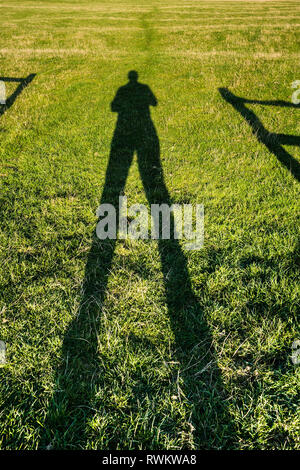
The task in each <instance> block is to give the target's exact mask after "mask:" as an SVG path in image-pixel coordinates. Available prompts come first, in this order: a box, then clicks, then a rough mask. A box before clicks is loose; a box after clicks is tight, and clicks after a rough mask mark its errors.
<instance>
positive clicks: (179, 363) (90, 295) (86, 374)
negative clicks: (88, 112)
mask: <svg viewBox="0 0 300 470" xmlns="http://www.w3.org/2000/svg"><path fill="white" fill-rule="evenodd" d="M128 76H129V82H128V83H127V84H126V85H125V86H123V87H121V88H119V90H118V91H117V93H116V96H115V98H114V100H113V101H112V103H111V109H112V111H113V112H117V113H118V119H117V124H116V129H115V132H114V135H113V138H112V143H111V151H110V157H109V163H108V166H107V170H106V177H105V184H104V188H103V192H102V196H101V201H100V203H101V204H105V203H109V204H112V205H114V207H115V208H116V210H118V203H119V196H120V194H121V193H122V191H123V190H124V187H125V183H126V179H127V175H128V171H129V168H130V165H131V162H132V159H133V155H134V152H135V151H136V152H137V157H138V166H139V171H140V175H141V179H142V182H143V185H144V189H145V192H146V196H147V199H148V202H149V204H150V205H151V204H154V203H155V204H163V203H164V204H168V205H171V204H172V201H171V198H170V195H169V193H168V190H167V188H166V185H165V182H164V177H163V171H162V167H161V162H160V149H159V139H158V136H157V133H156V130H155V127H154V124H153V122H152V120H151V116H150V110H149V107H150V106H155V105H156V104H157V100H156V98H155V96H154V95H153V93H152V92H151V90H150V88H149V87H148V86H147V85H143V84H141V83H139V82H138V81H137V78H138V76H137V72H134V71H131V72H130V73H129V75H128ZM170 219H171V220H170V222H171V223H170V233H171V239H170V240H164V239H158V248H159V254H160V259H161V267H162V272H163V278H164V292H165V295H164V299H163V302H164V303H165V305H166V306H167V308H168V316H169V319H170V325H171V328H172V331H173V334H174V344H173V348H172V349H173V353H172V356H173V359H172V364H174V366H172V367H171V368H170V378H169V382H168V384H165V383H160V385H159V386H160V387H166V388H167V389H170V390H174V389H175V390H176V393H178V394H179V396H178V399H179V400H180V401H184V402H185V403H186V409H187V412H186V416H187V418H186V419H187V420H189V421H186V422H185V424H182V423H181V424H180V425H179V424H178V422H177V420H175V419H173V418H172V417H171V416H170V417H169V421H170V422H166V424H165V429H164V431H163V432H165V433H166V434H167V435H170V436H171V435H173V438H174V439H178V435H179V434H180V433H181V434H182V436H184V435H185V433H186V432H187V433H190V434H194V436H190V439H192V440H194V443H195V446H196V448H197V447H198V448H201V447H204V448H214V447H217V448H220V447H225V448H226V446H228V445H229V444H228V441H229V436H230V434H231V431H230V427H231V423H230V418H229V415H228V413H227V406H226V403H225V400H224V399H225V397H226V392H225V391H224V388H223V386H222V379H221V374H220V371H219V369H218V366H217V363H216V360H215V357H214V352H213V351H214V348H213V341H212V337H211V334H210V331H209V327H208V325H207V322H206V320H205V318H204V315H203V312H202V309H201V306H200V305H199V302H198V300H197V298H196V296H195V295H194V293H193V289H192V285H191V281H190V277H189V271H188V267H187V259H186V257H185V255H184V253H183V251H182V249H181V246H180V244H179V242H178V240H176V239H175V238H174V219H173V217H172V214H171V217H170ZM117 220H118V218H117ZM116 243H117V241H116V240H115V239H105V240H100V239H99V238H97V236H96V233H94V236H93V241H92V245H91V249H90V252H89V255H88V259H87V264H86V268H85V277H84V281H83V286H82V297H81V302H80V306H79V310H78V313H77V316H76V317H75V318H74V319H73V320H72V321H71V323H70V325H69V326H68V330H67V332H66V334H65V337H64V341H63V347H62V363H61V367H60V368H59V370H58V371H57V373H56V387H57V392H56V393H55V394H54V396H53V397H52V400H51V404H50V408H49V411H48V417H47V420H46V422H45V426H44V436H43V438H42V443H41V444H42V447H44V446H45V445H49V443H51V445H52V446H53V447H54V448H82V447H85V446H88V445H89V444H88V441H89V438H91V439H93V437H92V435H93V431H92V429H91V428H89V426H88V425H87V424H88V422H90V420H91V419H92V418H93V416H97V415H98V416H99V415H100V416H102V415H103V416H106V417H108V416H109V417H110V419H111V420H112V421H113V422H114V426H113V427H112V426H111V425H110V424H108V427H107V428H106V429H105V430H104V431H103V433H104V434H103V435H106V438H105V439H106V444H105V446H106V447H105V448H107V446H109V448H110V449H115V448H123V449H125V448H128V447H126V446H128V445H129V444H128V442H129V437H128V429H127V427H126V421H124V422H122V420H123V419H124V420H125V418H124V417H123V416H122V415H120V414H118V415H114V413H115V411H114V409H112V408H110V405H109V404H107V403H106V400H105V393H106V392H105V389H106V390H107V389H109V388H110V385H109V383H110V382H111V383H112V384H113V383H117V381H118V380H119V378H118V377H115V378H114V379H112V375H113V371H112V370H111V368H110V364H106V363H105V361H104V362H103V360H101V361H100V360H99V345H101V341H102V340H101V334H102V332H103V326H102V324H101V315H102V310H103V304H104V301H105V299H106V295H107V284H108V278H109V274H110V271H111V266H112V259H113V255H114V249H115V246H116ZM115 361H117V358H116V359H115ZM114 381H115V382H114ZM112 387H113V385H112ZM122 387H124V384H122ZM153 387H154V385H153ZM103 390H104V392H103V393H102V392H101V391H103ZM162 393H163V390H161V388H160V389H158V390H153V391H151V390H149V388H147V389H145V390H144V391H142V390H140V391H139V394H138V396H136V394H135V391H134V389H132V392H131V405H130V406H131V411H130V413H134V412H135V411H134V410H135V409H137V408H138V406H139V405H138V404H139V403H141V401H143V398H145V397H146V396H147V397H148V399H149V400H150V401H151V400H153V407H154V409H155V400H156V398H155V397H157V396H160V395H161V394H162ZM97 394H98V398H97ZM143 394H145V397H143ZM99 396H100V397H102V398H100V399H99ZM166 406H167V404H166ZM128 413H129V412H128ZM178 419H180V418H178ZM181 420H182V421H184V420H183V419H182V418H181ZM163 421H165V417H164V418H162V417H161V416H160V415H159V411H157V413H155V422H158V423H160V426H162V427H163V426H164V425H163V424H162V422H163ZM108 422H109V421H108ZM116 423H118V426H117V427H116ZM178 426H181V427H182V429H181V430H180V429H179V428H178ZM184 426H187V427H188V428H187V429H185V428H184ZM150 428H151V429H152V428H153V423H152V424H151V423H150V422H149V429H150ZM193 430H194V433H193ZM153 432H154V431H153ZM150 434H151V433H150ZM97 439H99V436H98V438H97ZM103 439H104V438H103ZM135 440H136V437H135ZM100 441H101V439H100ZM208 441H209V444H208ZM151 442H152V440H151V436H150V438H149V441H146V440H145V438H144V439H143V441H142V442H137V448H143V449H145V448H151V447H152V446H153V444H151ZM107 443H109V444H107ZM184 446H185V444H184V443H182V447H184Z"/></svg>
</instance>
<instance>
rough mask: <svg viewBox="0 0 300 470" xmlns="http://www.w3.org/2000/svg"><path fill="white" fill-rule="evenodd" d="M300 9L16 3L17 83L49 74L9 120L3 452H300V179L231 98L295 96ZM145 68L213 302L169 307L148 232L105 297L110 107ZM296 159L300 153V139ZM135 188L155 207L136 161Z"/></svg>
mask: <svg viewBox="0 0 300 470" xmlns="http://www.w3.org/2000/svg"><path fill="white" fill-rule="evenodd" d="M299 11H300V7H299V3H298V2H296V1H291V2H289V1H286V2H283V1H271V0H270V1H263V0H261V1H256V2H252V1H251V2H246V1H224V2H222V1H221V2H219V1H213V0H212V1H206V2H198V1H189V2H183V3H179V2H174V1H173V2H172V1H169V0H168V1H166V2H164V3H163V4H161V2H155V1H151V2H149V1H147V2H146V1H139V2H130V1H126V2H122V3H117V2H112V1H111V2H110V1H106V2H92V1H80V2H76V3H73V2H59V3H57V2H52V1H47V0H46V1H43V2H32V1H31V2H30V1H23V2H20V1H15V2H9V4H5V3H4V4H2V5H1V7H0V12H1V24H2V28H1V32H0V36H1V48H0V55H1V76H4V77H17V78H22V77H23V78H25V77H27V76H28V75H29V74H31V73H35V74H36V76H35V78H34V79H33V80H32V82H31V83H30V84H28V86H27V87H26V88H24V89H23V91H22V92H21V93H20V94H19V95H18V97H17V98H16V100H15V101H14V103H13V104H12V106H11V107H10V108H9V109H7V110H6V111H5V112H4V113H3V114H2V115H1V116H0V136H1V146H0V217H1V230H0V246H1V250H0V258H1V263H0V266H1V267H0V287H1V288H0V340H3V341H5V343H6V345H7V364H6V365H5V366H4V367H1V369H0V447H1V448H2V449H37V448H48V449H51V448H52V449H58V448H64V449H81V448H83V449H187V448H191V449H228V448H234V449H298V448H299V424H300V423H299V401H298V397H299V369H297V367H296V366H295V365H294V364H293V363H292V361H291V354H292V350H291V347H292V343H293V341H295V340H296V339H300V338H299V325H298V322H297V314H298V312H299V270H298V263H299V229H298V227H299V218H298V216H299V181H297V179H296V178H294V177H293V175H292V174H291V172H290V171H289V169H288V168H287V167H285V166H283V165H281V163H280V161H279V160H278V159H277V158H276V155H274V154H272V153H271V152H270V151H269V150H268V149H267V148H266V146H265V145H264V144H263V143H262V142H259V139H258V138H257V135H255V134H253V132H252V129H251V127H250V125H249V123H248V122H247V121H246V120H245V119H244V118H243V117H242V116H241V115H240V114H239V113H238V112H237V111H236V110H235V109H234V108H233V107H232V106H231V105H230V104H229V103H228V102H226V101H225V100H224V99H223V98H222V96H221V94H220V93H219V91H218V89H219V88H227V89H228V90H230V92H231V93H233V94H234V95H236V96H239V97H242V98H245V99H250V100H261V101H268V100H269V101H276V100H277V101H279V100H281V101H284V102H286V103H290V102H291V94H292V92H293V89H292V88H291V84H292V82H293V81H295V80H297V79H300V76H299V62H298V61H299V25H298V21H299V20H298V18H299ZM273 19H274V21H273ZM131 69H135V70H137V71H138V72H139V74H140V81H141V82H143V83H147V84H148V85H149V86H150V87H151V89H152V90H153V92H154V93H155V95H156V97H157V99H158V106H157V108H155V109H153V110H152V119H153V122H154V124H155V126H156V129H157V133H158V137H159V140H160V153H161V162H162V167H163V170H164V179H165V184H166V186H167V188H168V190H169V193H170V197H171V198H172V201H173V202H178V203H204V205H205V243H204V247H203V249H202V250H201V251H198V252H185V255H186V262H187V268H188V274H189V279H190V282H191V287H192V290H193V292H194V295H195V298H196V299H197V306H196V307H195V306H194V304H193V305H192V304H191V305H190V306H189V305H187V306H185V308H182V307H181V306H180V305H179V304H178V306H177V303H176V302H177V301H176V298H177V297H176V295H177V293H176V292H175V291H171V293H172V292H173V294H174V305H170V300H172V299H170V292H167V291H166V284H165V283H164V279H163V272H162V269H163V266H162V263H161V260H160V255H159V250H158V245H157V243H156V242H155V241H151V240H148V241H136V242H133V241H118V242H117V243H116V247H115V253H114V257H113V262H112V265H111V266H110V268H109V272H108V277H107V280H106V282H107V286H106V289H105V295H103V292H102V291H101V286H99V285H98V284H99V280H100V281H101V280H102V278H103V279H104V277H105V276H106V274H105V273H103V272H102V271H101V269H102V265H101V262H103V260H104V259H105V256H106V255H107V253H109V250H110V246H109V245H108V246H104V247H103V249H102V248H101V249H100V248H99V250H98V248H97V246H95V245H94V242H93V233H94V231H95V227H96V223H97V218H96V216H95V212H96V209H97V207H98V205H99V201H100V198H101V193H102V190H103V185H104V181H105V172H106V166H107V163H108V158H109V152H110V144H111V139H112V135H113V131H114V128H115V120H116V116H115V115H113V114H112V113H111V111H110V102H111V101H112V99H113V97H114V95H115V93H116V91H117V89H118V88H119V86H121V85H123V84H124V83H125V82H126V76H127V72H128V71H129V70H131ZM6 85H7V93H8V95H10V94H12V93H14V90H15V89H16V87H17V86H18V84H17V83H13V82H9V83H8V82H6ZM0 106H1V105H0ZM246 106H247V108H248V109H249V110H251V111H252V112H253V113H255V115H256V116H257V118H258V119H259V120H260V121H261V122H262V124H263V126H264V128H265V129H267V130H268V131H269V132H270V133H278V134H285V135H291V136H299V131H300V124H299V113H300V110H299V109H297V108H289V107H282V106H275V105H272V106H271V105H268V106H266V105H265V106H264V105H260V104H258V103H257V104H255V103H252V104H246ZM1 109H2V110H3V108H1ZM284 148H285V150H286V151H288V152H289V153H290V155H291V156H293V157H294V158H295V159H297V160H298V161H299V158H300V151H299V146H297V145H293V146H285V147H284ZM112 189H113V188H112ZM125 193H126V195H127V197H128V201H129V204H132V203H134V202H138V203H144V204H146V205H147V204H148V202H147V199H146V196H145V193H144V190H143V186H142V183H141V180H140V176H139V171H138V166H137V161H136V159H135V160H134V162H133V165H132V167H131V170H130V174H129V177H128V180H127V184H126V188H125ZM91 247H93V249H94V250H95V254H94V259H95V260H96V262H97V263H98V267H97V266H96V267H95V273H97V272H98V278H97V277H96V278H95V289H94V291H91V292H90V294H89V297H86V296H84V293H83V283H84V279H85V276H86V274H85V268H86V265H87V263H88V260H89V259H90V258H89V253H90V250H91ZM101 250H102V251H101ZM166 253H168V248H166ZM169 261H170V260H169ZM171 261H172V260H171ZM171 261H170V262H171ZM174 266H175V265H174ZM175 268H176V266H175ZM97 269H98V270H99V271H97ZM104 270H105V264H104V262H103V271H104ZM179 270H180V267H179ZM170 276H171V277H172V272H171V273H170ZM177 281H178V284H179V285H180V279H177ZM183 281H184V282H183V284H182V287H181V288H182V292H183V293H184V292H186V289H187V286H186V281H187V279H184V280H183ZM97 282H98V284H97ZM101 282H102V281H101ZM89 286H90V288H92V283H91V282H90V284H89ZM100 294H101V295H100ZM179 301H180V299H179V300H178V302H179ZM171 303H172V302H171ZM80 312H86V315H82V314H80ZM76 319H77V320H76ZM180 330H181V331H180ZM193 330H194V331H193ZM70 337H71V339H72V341H73V343H74V342H75V343H74V344H75V345H78V350H77V349H76V347H75V348H74V347H73V354H71V355H68V353H67V351H68V349H67V347H68V341H69V340H70ZM179 338H181V339H182V344H180V342H179ZM77 351H78V355H77Z"/></svg>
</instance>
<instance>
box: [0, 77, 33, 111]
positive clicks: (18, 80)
mask: <svg viewBox="0 0 300 470" xmlns="http://www.w3.org/2000/svg"><path fill="white" fill-rule="evenodd" d="M35 76H36V74H35V73H31V74H29V75H28V76H27V77H26V78H14V77H0V82H16V83H19V85H18V86H17V88H16V89H15V91H14V92H13V93H12V94H11V95H10V96H9V97H8V98H7V100H6V103H5V104H0V117H1V116H2V115H3V114H4V113H5V112H6V111H7V110H8V109H9V108H10V107H11V106H12V105H13V104H14V102H15V101H16V99H17V98H18V96H19V95H20V94H21V93H22V91H23V90H24V88H26V87H27V86H28V85H29V83H30V82H32V80H33V79H34V77H35Z"/></svg>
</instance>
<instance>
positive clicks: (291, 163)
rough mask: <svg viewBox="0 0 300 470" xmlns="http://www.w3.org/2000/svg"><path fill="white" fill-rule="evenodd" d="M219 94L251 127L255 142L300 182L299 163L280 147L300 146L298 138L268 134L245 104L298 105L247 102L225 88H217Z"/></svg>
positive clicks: (292, 105) (279, 101)
mask: <svg viewBox="0 0 300 470" xmlns="http://www.w3.org/2000/svg"><path fill="white" fill-rule="evenodd" d="M219 92H220V94H221V96H222V98H224V100H225V101H227V103H229V104H231V106H233V108H234V109H235V110H236V111H238V112H239V113H240V114H241V116H243V118H244V119H245V120H246V121H247V123H248V124H249V125H250V126H251V128H252V132H253V134H255V135H256V137H257V140H258V141H259V142H261V143H262V144H264V145H265V146H266V147H267V149H268V150H269V151H270V152H271V153H272V154H273V155H275V157H276V158H277V159H278V161H279V162H280V163H281V164H282V165H283V166H285V167H286V168H287V169H288V170H289V171H290V172H291V174H292V175H293V176H294V178H296V179H297V180H298V181H299V180H300V164H299V162H298V161H297V160H296V159H295V158H294V157H293V156H292V155H291V154H290V153H289V152H287V151H286V150H285V149H284V148H283V147H282V145H296V146H299V145H300V136H294V135H286V134H276V133H272V132H269V131H268V130H267V129H266V128H265V127H264V125H263V124H262V122H261V121H260V120H259V118H258V117H257V116H256V114H255V113H254V112H253V111H251V110H250V109H248V108H247V106H246V105H247V104H260V105H263V106H280V107H286V108H297V109H300V105H297V104H294V103H289V102H287V101H282V100H278V101H274V100H270V101H268V100H262V101H259V100H248V99H246V98H241V97H239V96H236V95H234V94H233V93H231V92H230V91H229V90H228V89H227V88H219Z"/></svg>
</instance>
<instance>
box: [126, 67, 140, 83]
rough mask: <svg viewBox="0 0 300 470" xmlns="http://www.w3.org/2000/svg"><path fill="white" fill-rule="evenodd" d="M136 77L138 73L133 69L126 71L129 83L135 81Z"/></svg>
mask: <svg viewBox="0 0 300 470" xmlns="http://www.w3.org/2000/svg"><path fill="white" fill-rule="evenodd" d="M138 77H139V74H138V73H137V72H136V71H135V70H130V72H128V80H129V81H130V82H131V83H136V82H137V80H138Z"/></svg>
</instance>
